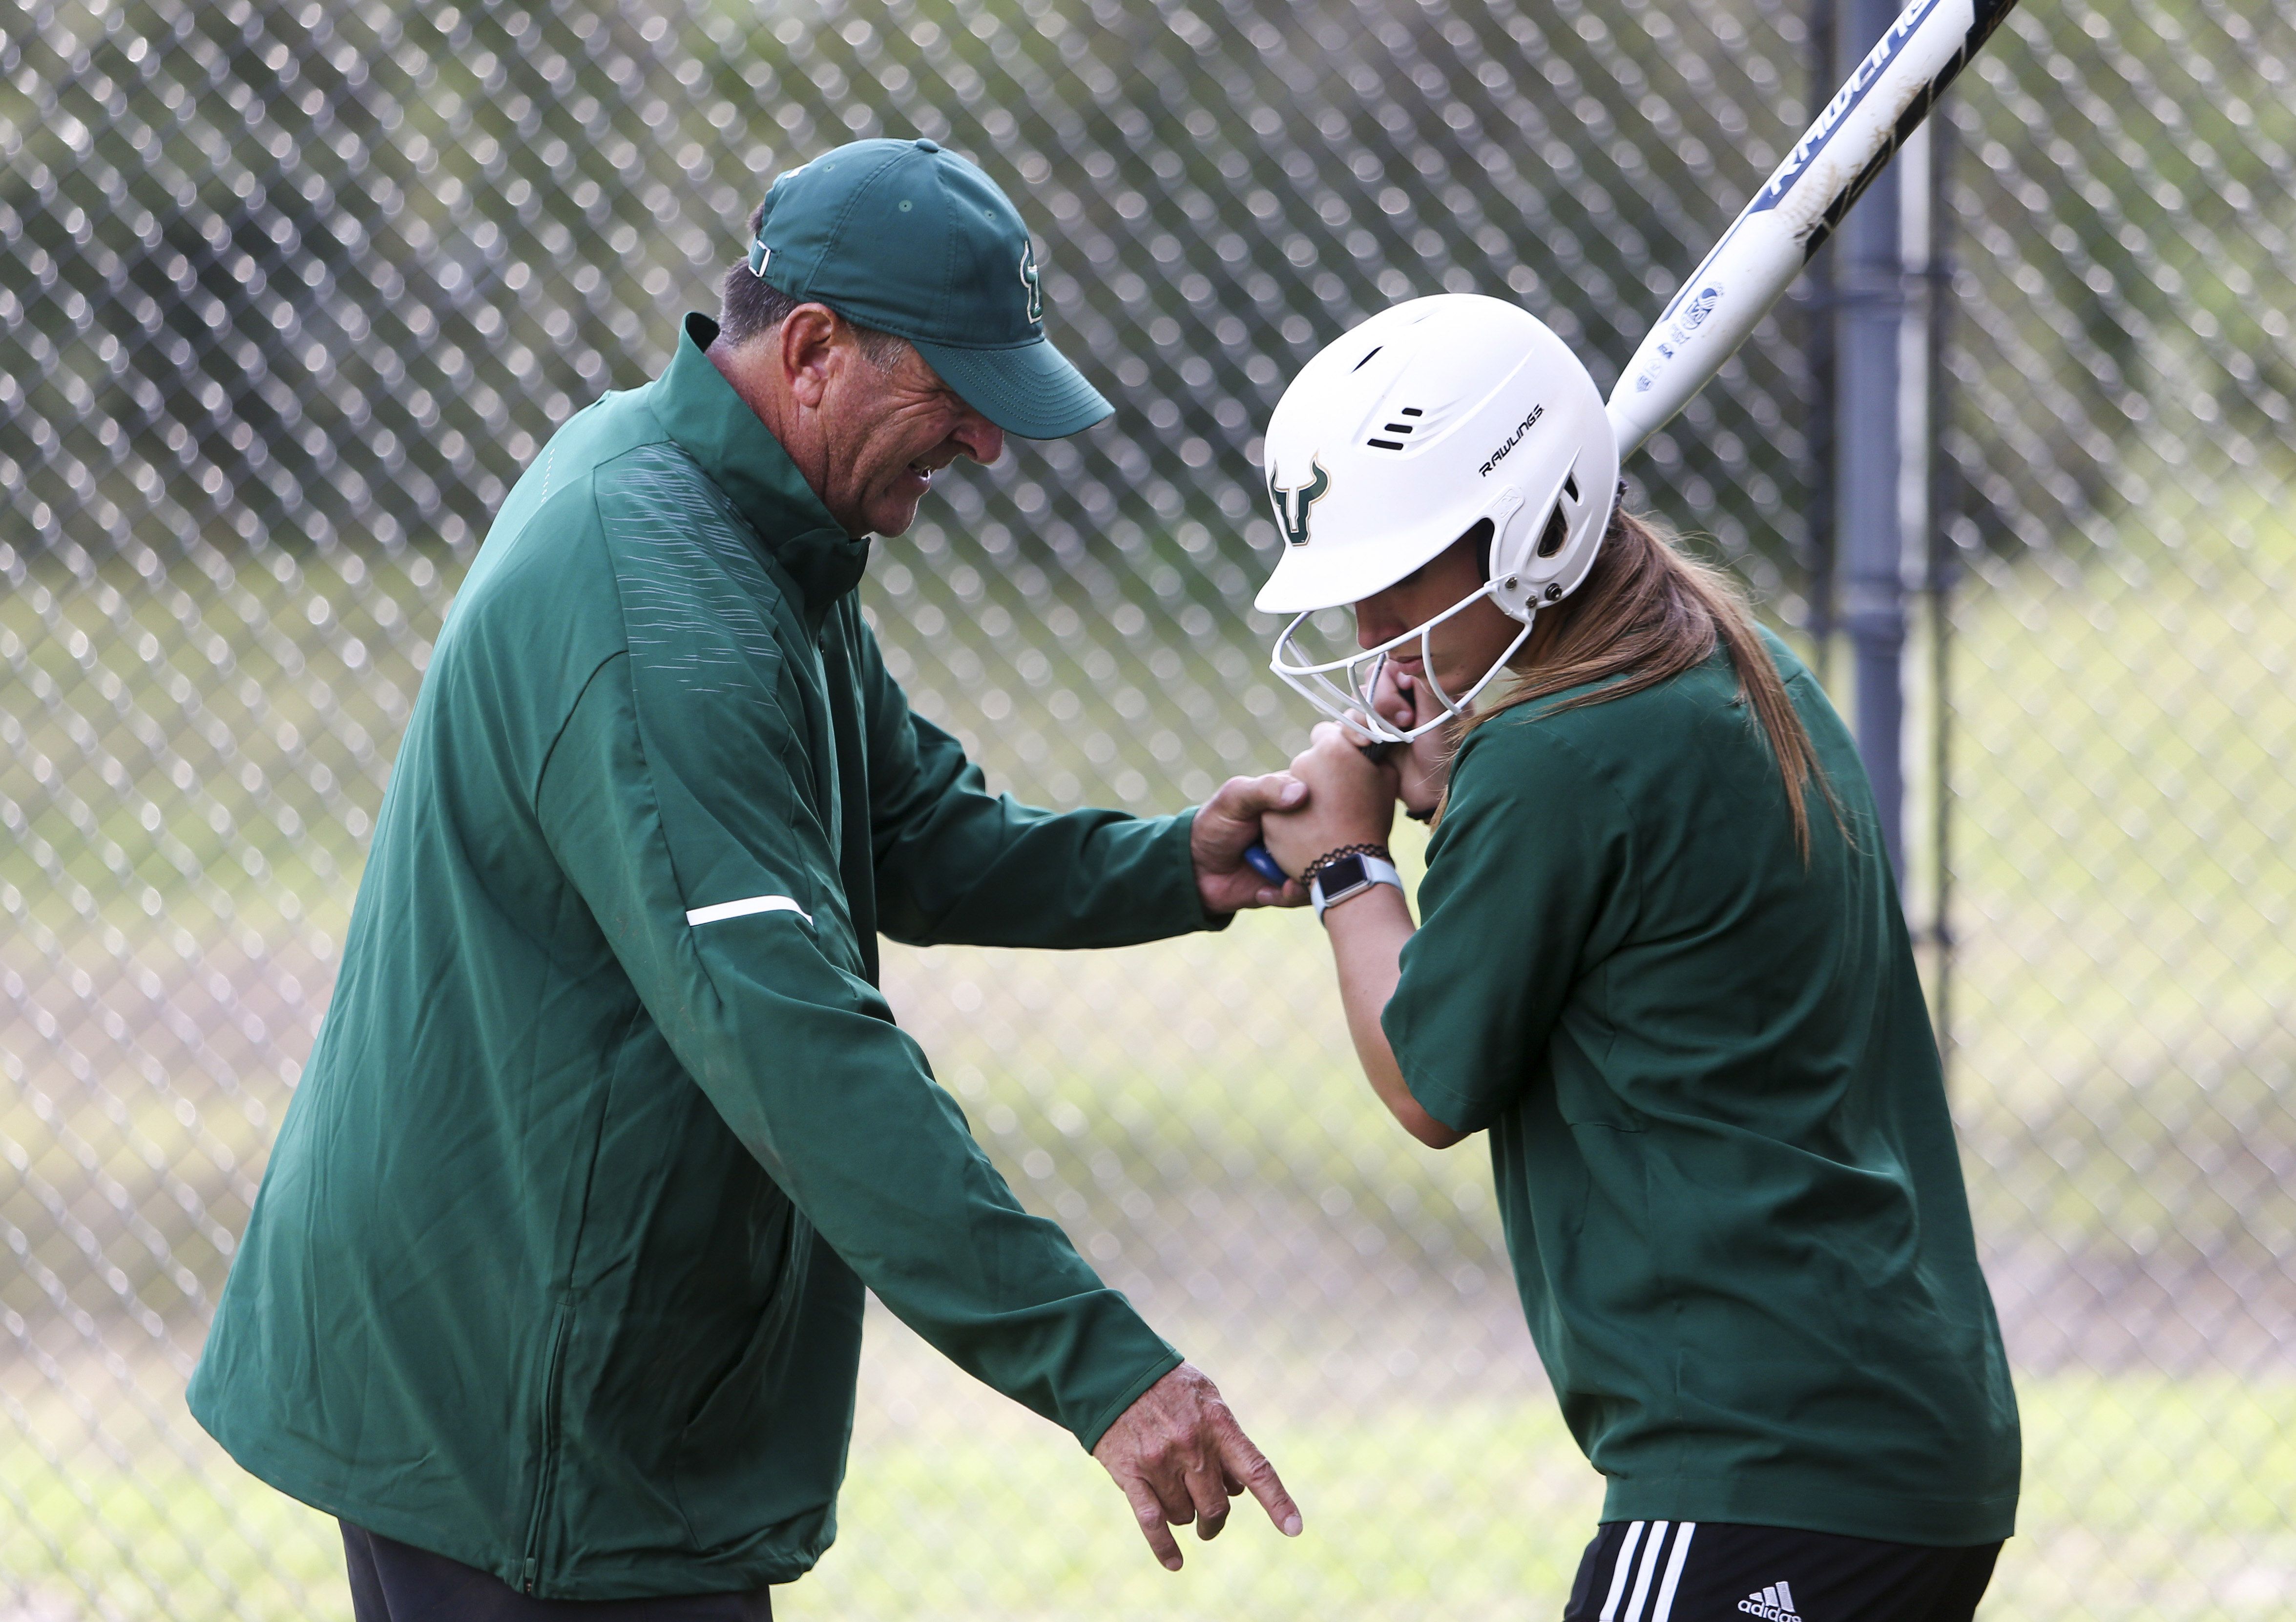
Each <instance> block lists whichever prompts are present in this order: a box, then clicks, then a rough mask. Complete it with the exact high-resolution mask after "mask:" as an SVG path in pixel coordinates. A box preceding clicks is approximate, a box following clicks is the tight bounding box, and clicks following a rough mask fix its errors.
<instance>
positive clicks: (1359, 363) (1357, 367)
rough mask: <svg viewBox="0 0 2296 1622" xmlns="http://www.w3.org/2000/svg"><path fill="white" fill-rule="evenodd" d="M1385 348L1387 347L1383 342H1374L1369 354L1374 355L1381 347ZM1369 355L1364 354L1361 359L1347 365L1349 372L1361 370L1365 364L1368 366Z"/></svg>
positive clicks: (1369, 362) (1369, 363)
mask: <svg viewBox="0 0 2296 1622" xmlns="http://www.w3.org/2000/svg"><path fill="white" fill-rule="evenodd" d="M1384 348H1387V346H1386V345H1385V344H1383V343H1382V344H1374V345H1373V346H1372V348H1371V355H1376V354H1378V353H1379V352H1380V351H1381V350H1382V349H1384ZM1371 355H1366V356H1364V357H1363V358H1362V359H1361V360H1359V361H1357V363H1356V364H1355V365H1352V366H1349V368H1348V370H1349V371H1350V372H1360V371H1362V370H1363V369H1364V368H1365V366H1368V365H1371Z"/></svg>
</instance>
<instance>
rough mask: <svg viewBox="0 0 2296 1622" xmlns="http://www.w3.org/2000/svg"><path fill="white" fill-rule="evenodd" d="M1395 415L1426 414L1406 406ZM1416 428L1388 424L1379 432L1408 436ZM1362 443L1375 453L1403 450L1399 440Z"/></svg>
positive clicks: (1415, 424)
mask: <svg viewBox="0 0 2296 1622" xmlns="http://www.w3.org/2000/svg"><path fill="white" fill-rule="evenodd" d="M1374 353H1376V351H1374ZM1364 358H1365V359H1366V360H1368V359H1370V358H1371V357H1370V356H1365V357H1364ZM1396 415H1397V416H1398V417H1423V416H1425V415H1426V413H1425V412H1423V411H1422V410H1421V409H1420V408H1419V407H1418V406H1405V407H1404V408H1403V409H1402V410H1400V411H1398V412H1397V413H1396ZM1418 426H1419V424H1418V423H1416V422H1390V423H1388V424H1387V425H1386V426H1385V427H1383V428H1382V429H1381V430H1379V431H1380V432H1382V433H1383V434H1398V435H1400V434H1408V433H1409V432H1410V431H1411V430H1413V429H1415V428H1416V427H1418ZM1364 443H1365V445H1368V446H1371V448H1372V449H1374V450H1375V451H1399V450H1401V449H1402V448H1403V441H1402V440H1401V439H1400V438H1395V439H1366V440H1365V441H1364Z"/></svg>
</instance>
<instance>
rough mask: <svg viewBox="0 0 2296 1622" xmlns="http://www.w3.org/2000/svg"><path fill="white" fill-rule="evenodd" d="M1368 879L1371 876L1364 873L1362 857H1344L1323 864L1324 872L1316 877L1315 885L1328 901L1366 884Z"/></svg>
mask: <svg viewBox="0 0 2296 1622" xmlns="http://www.w3.org/2000/svg"><path fill="white" fill-rule="evenodd" d="M1370 877H1371V875H1370V874H1368V873H1366V872H1365V871H1364V859H1363V857H1361V856H1341V857H1340V858H1339V859H1338V860H1337V861H1335V862H1327V863H1325V864H1324V871H1323V872H1319V873H1317V874H1316V886H1317V888H1318V889H1321V890H1322V891H1323V892H1324V899H1325V900H1327V901H1328V900H1330V899H1331V898H1332V897H1333V896H1338V895H1342V894H1344V893H1346V892H1347V891H1349V890H1351V889H1356V888H1357V886H1359V885H1362V884H1364V883H1366V882H1368V881H1369V880H1370Z"/></svg>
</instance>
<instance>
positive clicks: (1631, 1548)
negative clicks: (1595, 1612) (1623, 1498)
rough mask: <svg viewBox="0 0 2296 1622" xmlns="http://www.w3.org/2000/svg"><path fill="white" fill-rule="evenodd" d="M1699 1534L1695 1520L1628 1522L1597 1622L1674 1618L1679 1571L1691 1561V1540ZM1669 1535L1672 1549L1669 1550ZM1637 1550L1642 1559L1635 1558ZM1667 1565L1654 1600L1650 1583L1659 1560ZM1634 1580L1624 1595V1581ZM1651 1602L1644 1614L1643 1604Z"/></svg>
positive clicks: (1650, 1621)
mask: <svg viewBox="0 0 2296 1622" xmlns="http://www.w3.org/2000/svg"><path fill="white" fill-rule="evenodd" d="M1697 1530H1698V1523H1697V1522H1696V1521H1694V1520H1685V1521H1680V1522H1669V1521H1664V1520H1652V1521H1642V1520H1636V1521H1629V1522H1628V1525H1627V1532H1626V1536H1624V1537H1621V1538H1620V1540H1619V1554H1618V1559H1617V1560H1616V1561H1614V1562H1613V1563H1612V1565H1611V1592H1610V1593H1609V1594H1608V1596H1606V1597H1605V1598H1604V1600H1603V1614H1602V1617H1601V1618H1600V1622H1670V1619H1671V1618H1672V1617H1673V1615H1674V1595H1675V1591H1676V1589H1677V1588H1678V1587H1680V1586H1681V1584H1682V1568H1683V1566H1684V1565H1685V1562H1687V1561H1688V1560H1689V1559H1690V1540H1691V1538H1692V1536H1693V1535H1695V1534H1696V1532H1697ZM1669 1533H1671V1534H1672V1544H1673V1546H1672V1548H1671V1549H1669V1547H1668V1543H1669ZM1637 1550H1639V1551H1640V1552H1641V1555H1642V1558H1641V1559H1640V1560H1639V1561H1637V1560H1636V1558H1635V1555H1636V1551H1637ZM1662 1559H1663V1560H1664V1561H1665V1562H1666V1569H1665V1574H1664V1575H1663V1576H1662V1577H1658V1592H1657V1594H1656V1595H1655V1596H1654V1597H1653V1595H1652V1593H1651V1580H1652V1577H1657V1576H1658V1573H1659V1562H1660V1561H1661V1560H1662ZM1629 1576H1631V1577H1633V1578H1634V1591H1633V1593H1631V1594H1629V1593H1628V1592H1627V1578H1628V1577H1629ZM1622 1595H1623V1596H1625V1598H1626V1608H1625V1609H1624V1610H1620V1604H1619V1602H1620V1597H1621V1596H1622ZM1645 1601H1648V1602H1650V1609H1649V1610H1648V1611H1647V1612H1645V1611H1644V1609H1643V1606H1644V1602H1645Z"/></svg>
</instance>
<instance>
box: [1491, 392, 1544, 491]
mask: <svg viewBox="0 0 2296 1622" xmlns="http://www.w3.org/2000/svg"><path fill="white" fill-rule="evenodd" d="M1545 415H1546V406H1532V407H1531V408H1530V414H1529V416H1527V417H1525V418H1524V419H1523V420H1522V421H1521V422H1518V423H1516V424H1515V430H1514V432H1513V433H1511V434H1509V435H1508V436H1507V437H1506V443H1505V445H1502V446H1499V447H1498V449H1497V450H1495V451H1493V452H1492V453H1491V454H1490V455H1488V456H1487V457H1485V458H1484V459H1483V465H1482V466H1481V467H1480V468H1478V469H1476V470H1475V471H1477V472H1479V473H1480V474H1481V475H1482V476H1483V477H1484V478H1486V479H1488V478H1489V477H1490V476H1491V470H1492V469H1493V468H1495V467H1497V466H1498V464H1499V463H1502V462H1505V460H1506V455H1507V453H1508V452H1509V451H1511V450H1513V448H1514V447H1515V446H1518V445H1521V443H1522V437H1523V435H1525V434H1527V433H1529V431H1530V430H1532V429H1533V428H1534V427H1536V426H1537V425H1538V419H1539V418H1541V417H1543V416H1545Z"/></svg>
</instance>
